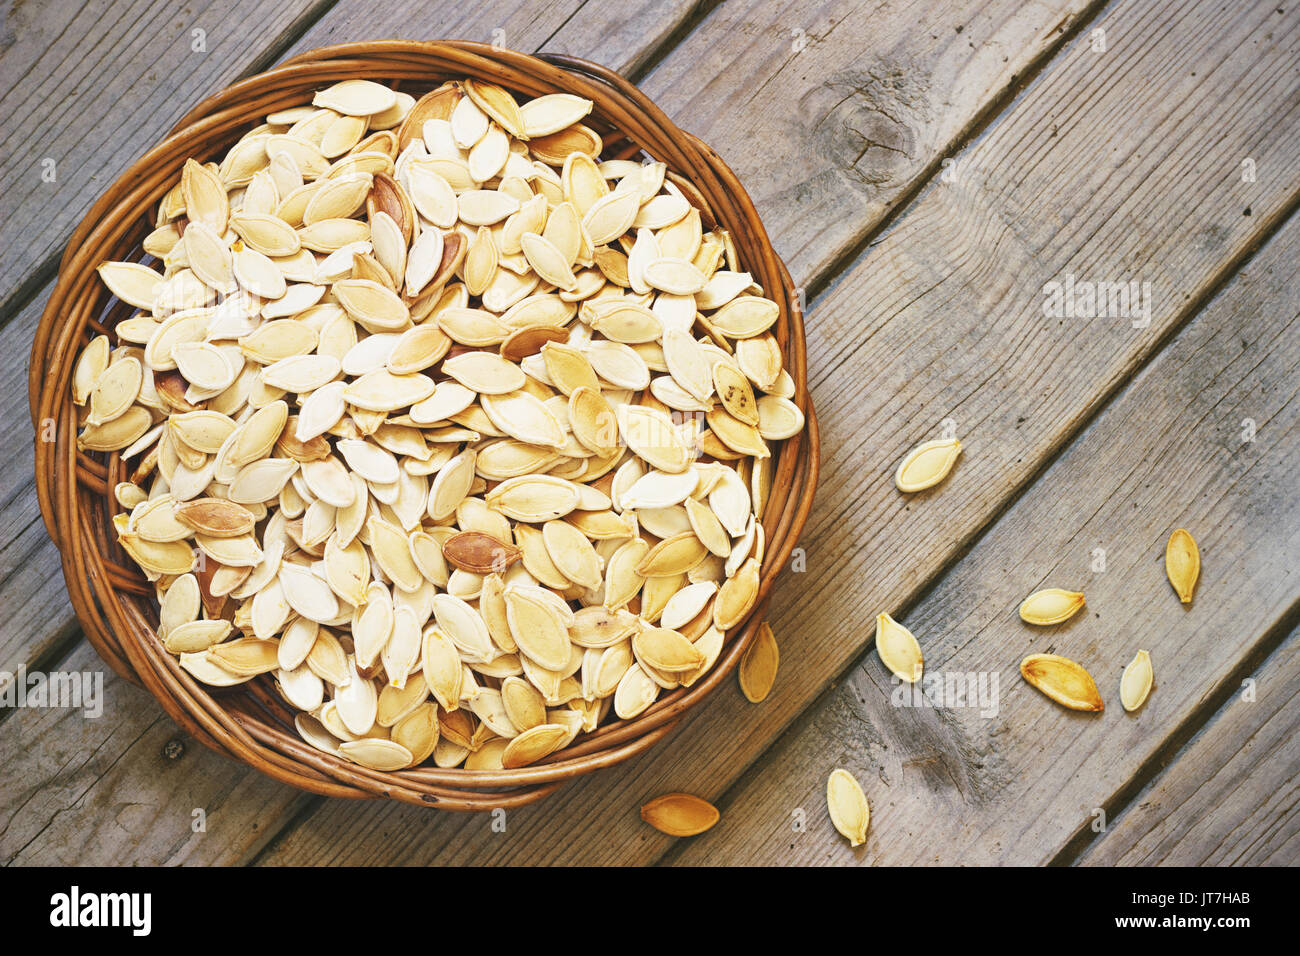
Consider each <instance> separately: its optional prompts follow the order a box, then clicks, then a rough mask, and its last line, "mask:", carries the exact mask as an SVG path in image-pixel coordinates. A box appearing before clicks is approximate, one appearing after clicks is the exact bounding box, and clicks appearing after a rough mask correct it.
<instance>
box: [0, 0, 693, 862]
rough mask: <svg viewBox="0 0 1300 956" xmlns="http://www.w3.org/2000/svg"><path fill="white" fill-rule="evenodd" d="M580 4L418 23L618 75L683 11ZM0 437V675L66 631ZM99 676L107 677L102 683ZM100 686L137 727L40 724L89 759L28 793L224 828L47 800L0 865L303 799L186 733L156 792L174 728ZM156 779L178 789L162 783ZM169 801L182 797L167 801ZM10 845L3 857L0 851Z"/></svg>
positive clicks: (33, 772)
mask: <svg viewBox="0 0 1300 956" xmlns="http://www.w3.org/2000/svg"><path fill="white" fill-rule="evenodd" d="M580 7H581V4H580V3H579V2H577V0H573V2H570V3H567V4H558V3H539V2H534V3H530V4H525V5H523V6H520V7H519V8H518V9H515V12H513V13H512V14H510V16H509V17H508V18H504V20H503V15H502V14H501V12H500V11H499V10H497V11H494V10H491V9H485V8H484V7H482V6H473V5H463V4H451V3H445V4H442V5H440V6H439V8H438V10H435V11H434V13H435V14H438V16H433V17H432V18H431V19H430V21H429V22H430V23H431V24H438V27H437V29H434V28H432V27H431V28H430V33H429V35H430V36H431V37H432V36H435V35H436V36H444V37H459V38H463V39H476V40H491V39H492V30H493V29H498V28H500V29H505V30H506V31H507V32H506V35H505V40H506V41H507V42H508V43H509V44H510V45H512V46H515V47H516V48H522V49H536V48H537V47H539V46H541V45H542V44H543V43H546V44H549V46H548V49H556V50H563V51H565V52H572V53H577V54H580V55H583V56H587V57H589V58H593V59H597V60H600V61H601V62H604V63H606V64H608V65H610V66H612V67H614V68H616V69H622V70H627V69H631V68H633V67H634V66H635V65H636V64H638V63H640V62H643V61H644V60H645V59H646V58H647V57H650V56H652V55H653V51H654V44H655V43H658V42H660V41H662V40H663V39H664V38H665V37H666V36H667V35H669V34H670V33H671V29H670V28H669V26H668V25H669V24H671V25H672V27H674V28H675V26H676V24H677V23H678V22H679V21H680V20H681V19H682V18H684V17H686V16H687V15H688V14H689V12H690V7H691V4H690V3H689V2H686V0H678V2H673V3H669V4H663V3H659V4H653V3H650V2H648V0H647V2H646V3H644V4H642V5H641V6H639V7H634V6H633V5H631V4H624V5H621V14H620V17H619V18H616V19H617V21H618V22H617V23H612V22H611V17H613V13H612V12H611V10H610V9H609V6H608V5H599V10H597V11H592V12H591V13H590V15H587V16H583V17H575V16H573V14H574V13H575V12H577V11H578V10H579V8H580ZM652 7H653V8H654V9H653V10H652ZM439 11H441V12H439ZM652 13H653V14H654V16H652V15H651V14H652ZM444 14H445V16H444ZM407 19H409V10H407V9H405V8H400V7H395V6H393V5H391V4H387V5H385V4H375V3H372V2H368V0H367V2H364V3H361V2H357V3H354V2H352V0H344V2H342V3H340V4H338V5H337V6H336V7H335V8H334V9H333V10H331V12H330V13H329V14H328V15H327V16H326V17H325V18H324V19H322V20H321V21H320V22H319V23H318V24H317V25H316V27H315V28H313V31H311V32H309V33H308V34H307V35H306V36H305V37H304V38H303V40H302V41H301V43H300V44H299V46H301V47H303V48H308V47H311V46H319V45H321V44H324V43H330V42H337V41H338V40H339V39H341V38H351V39H357V38H360V37H368V36H385V35H397V34H400V35H406V36H410V35H411V30H410V29H409V28H407V27H408V26H409V25H407V24H406V20H407ZM503 22H504V23H506V24H507V25H506V26H504V27H502V26H500V25H501V24H502V23H503ZM296 49H297V48H295V50H296ZM214 85H215V84H214ZM48 294H49V290H48V288H47V289H45V290H43V291H42V293H41V294H40V295H38V296H37V297H36V299H35V300H34V301H33V303H32V304H30V305H29V306H28V307H27V308H26V309H25V310H24V311H23V312H22V314H21V315H20V317H19V318H18V319H17V320H15V321H13V322H11V323H9V324H8V325H7V326H5V327H4V328H0V399H7V400H9V401H10V402H11V403H13V404H14V406H15V407H23V405H24V404H25V402H26V366H27V361H28V358H27V357H28V354H29V353H30V350H31V340H32V334H33V332H34V328H35V323H36V320H37V318H38V317H39V314H40V310H41V308H43V306H44V302H45V300H46V299H47V298H48ZM21 418H22V416H20V419H21ZM0 441H3V444H4V447H5V449H6V451H10V452H12V454H11V455H10V457H9V458H8V460H10V461H14V460H17V461H20V462H22V463H23V465H22V467H21V468H16V467H15V468H10V469H7V470H6V471H5V472H4V477H3V478H0V534H3V537H0V540H3V541H5V542H7V544H6V547H5V548H4V550H3V551H0V604H2V605H3V606H4V607H5V608H6V610H10V611H11V612H12V613H10V614H7V615H5V617H4V618H3V619H2V620H0V670H3V669H8V670H11V671H13V670H16V669H17V667H18V666H19V665H20V664H30V663H31V662H32V661H37V660H43V659H44V658H46V657H48V656H49V655H50V654H51V653H52V651H53V650H54V649H55V647H56V646H57V645H58V643H59V642H60V641H61V640H62V639H64V638H65V637H66V635H67V634H68V633H69V631H71V630H73V629H75V620H74V619H73V617H72V615H71V608H70V606H69V604H68V601H67V596H66V592H65V590H64V587H63V583H62V571H61V568H60V566H59V562H58V555H57V552H56V551H55V549H54V546H53V545H52V544H51V542H50V541H49V540H48V538H47V537H46V536H45V533H44V527H43V525H42V524H41V521H40V514H39V509H38V508H37V506H36V500H35V495H34V492H33V490H32V487H31V480H32V466H31V460H32V456H31V447H32V441H33V435H32V432H31V428H30V425H29V424H28V423H27V421H25V420H20V421H19V422H18V424H17V426H16V427H14V428H11V429H10V430H9V431H7V432H6V433H5V434H4V435H3V436H2V437H0ZM87 654H89V655H90V657H91V658H92V659H93V654H92V653H91V652H90V651H89V650H88V648H86V647H84V646H83V647H80V648H78V649H77V650H76V651H75V652H74V655H73V657H74V658H75V659H80V657H82V656H85V655H87ZM109 680H110V682H111V681H112V680H113V678H112V676H111V675H109ZM114 686H121V687H122V688H123V692H122V694H121V700H120V705H119V706H118V711H120V713H121V715H122V716H119V717H118V718H116V720H117V722H120V723H122V724H123V725H124V726H131V727H135V728H136V729H137V731H138V732H136V733H134V734H128V733H126V732H125V731H123V732H121V733H118V732H116V731H113V732H112V733H111V734H108V735H107V736H105V731H107V730H111V728H108V727H106V726H104V725H105V724H106V723H107V721H108V720H109V719H110V718H107V717H106V718H105V719H104V720H103V721H81V720H80V719H79V718H78V719H72V718H68V719H64V720H59V721H56V722H55V723H56V724H57V727H53V726H52V727H51V729H49V731H48V732H49V733H52V734H58V735H60V736H61V738H62V739H61V740H60V742H59V746H60V747H61V748H63V750H64V752H66V753H69V754H77V753H94V754H97V755H98V757H99V759H98V760H97V761H96V762H92V763H91V764H88V765H87V766H86V767H84V768H82V769H80V770H78V771H77V772H76V773H74V772H73V771H72V770H71V769H69V767H70V766H72V765H66V766H65V763H64V762H55V761H53V760H46V761H40V762H33V763H31V764H30V766H27V767H26V768H25V771H24V772H25V773H26V774H27V779H29V780H30V782H31V786H32V788H33V789H34V790H39V789H41V788H42V787H48V788H49V789H50V791H51V792H56V793H57V792H62V790H63V789H65V788H72V792H73V794H74V796H75V799H76V800H77V801H79V803H78V806H84V807H88V808H93V810H87V812H94V813H98V812H102V811H103V808H104V807H106V806H110V805H116V804H119V803H120V804H123V805H126V804H138V805H140V806H144V807H160V808H167V807H169V806H170V802H169V801H174V802H176V804H177V806H183V807H186V808H189V807H208V808H209V814H210V815H211V814H212V813H213V810H212V809H211V808H213V807H220V808H221V810H222V813H223V815H224V816H225V818H226V819H227V820H229V821H231V822H230V826H231V827H232V828H233V829H231V830H230V831H228V832H227V831H224V830H223V831H222V832H223V833H225V834H226V835H225V836H220V837H219V836H217V834H216V833H215V831H214V830H213V829H212V827H211V825H210V827H209V832H208V834H207V835H206V836H205V837H204V838H203V839H201V840H198V839H192V835H191V833H190V830H189V825H190V823H189V818H188V813H189V810H188V809H186V810H185V813H184V814H181V815H172V814H170V812H166V813H164V812H163V811H161V810H160V811H158V812H156V813H154V812H146V813H143V814H140V818H141V819H147V823H148V825H147V827H145V826H143V825H142V826H140V827H133V828H128V829H124V830H122V831H121V832H119V831H118V830H109V831H105V832H104V833H102V834H100V833H97V835H96V839H95V840H94V841H93V842H87V841H85V840H84V828H85V827H86V826H88V824H87V823H86V821H85V819H84V818H83V816H82V815H81V812H80V811H70V810H69V809H68V808H67V805H66V804H67V801H65V802H64V803H57V802H56V803H52V804H50V805H49V809H48V812H45V813H44V814H43V815H42V813H40V812H37V813H35V814H34V815H33V816H32V817H31V822H30V823H27V824H23V825H21V826H17V825H14V824H11V827H15V829H14V833H15V834H17V836H15V837H14V841H15V842H14V843H13V844H8V843H5V842H3V841H0V859H4V858H7V857H9V856H11V855H17V854H18V853H19V852H20V851H21V852H22V854H23V859H31V860H36V859H41V860H57V859H62V858H63V855H64V854H65V853H66V852H68V848H76V852H77V853H78V857H77V858H78V860H79V861H80V862H83V863H92V862H98V863H114V862H122V861H123V860H126V859H129V860H132V861H139V862H160V861H175V862H178V861H184V862H197V861H204V862H207V861H213V862H235V861H238V860H241V859H244V858H245V857H246V856H248V855H250V854H251V853H253V852H255V851H256V849H257V847H258V845H259V841H260V840H262V839H264V837H265V834H266V832H267V827H271V828H272V829H274V828H278V826H279V823H280V822H281V821H283V820H285V819H287V818H288V816H291V815H292V814H293V813H294V812H296V809H297V808H298V807H299V806H300V805H301V801H302V799H303V795H302V794H300V793H299V792H298V791H295V790H293V789H291V788H289V787H284V786H281V785H279V784H276V783H274V782H273V781H270V780H267V779H266V778H263V777H262V776H261V775H260V774H257V773H255V772H254V771H252V770H250V769H248V768H245V767H242V766H240V765H237V764H234V763H231V762H229V761H225V760H223V759H222V758H220V757H217V756H216V755H214V754H211V753H208V752H207V751H205V750H203V748H202V747H200V746H199V745H198V744H196V743H194V742H193V741H189V740H188V738H186V740H187V743H186V748H187V749H186V753H187V755H188V754H190V753H196V754H198V753H200V752H201V756H202V762H201V763H200V762H199V761H197V760H193V761H192V760H190V759H189V758H188V756H187V759H186V761H185V763H186V764H190V765H193V766H194V767H195V768H196V769H193V770H191V771H189V772H192V773H193V774H194V775H195V780H194V781H192V782H191V783H190V784H189V785H188V786H189V787H190V788H191V789H190V790H184V791H164V790H163V786H162V785H160V784H159V783H157V782H156V781H155V779H154V778H155V774H154V773H153V772H152V770H151V768H153V767H154V766H155V764H156V762H157V757H156V754H157V752H158V750H159V747H160V743H159V741H162V742H166V741H167V740H170V739H171V738H172V737H173V736H175V735H177V734H179V731H178V730H177V729H176V728H175V727H174V725H173V724H172V723H171V721H170V720H168V719H167V718H166V717H165V716H163V715H161V714H160V713H159V711H158V707H157V704H156V703H155V702H154V701H153V700H151V699H150V698H149V697H148V696H147V695H146V694H143V693H141V692H139V691H136V690H135V689H134V688H130V687H129V685H125V684H122V683H121V682H117V683H116V684H115V685H114ZM114 693H115V694H116V693H117V692H116V691H114ZM128 713H129V716H127V715H128ZM65 716H66V715H65ZM22 718H26V720H27V721H28V722H30V721H31V719H32V717H31V715H29V714H26V713H21V712H20V713H17V714H14V715H12V716H11V717H10V718H9V719H7V720H5V721H4V722H3V724H0V736H2V737H3V738H4V741H8V742H10V743H12V742H13V741H14V740H15V739H16V738H20V737H22V736H25V733H24V728H25V727H26V726H28V723H24V722H22ZM142 735H143V736H142ZM4 753H5V752H4V751H3V750H0V766H5V767H6V768H8V767H9V766H10V764H9V760H8V758H7V757H4V756H3V755H4ZM77 766H80V765H77ZM174 776H176V775H174ZM165 785H166V786H169V787H173V788H176V787H179V786H180V784H179V783H176V782H174V780H173V782H170V783H167V784H165ZM182 793H183V794H195V796H189V795H185V796H182V795H179V794H182ZM169 794H170V795H169ZM204 795H206V796H204ZM200 798H201V799H200ZM227 800H232V801H235V802H236V804H237V807H238V809H237V810H231V809H230V807H229V805H228V804H227V803H226V801H227ZM186 801H188V802H186ZM195 801H198V802H195ZM41 806H45V805H44V804H41ZM2 813H3V806H2V805H0V814H2ZM151 814H152V815H151ZM240 814H243V815H242V816H241V815H240ZM2 818H3V817H2V816H0V819H2ZM253 821H258V823H257V826H260V827H261V829H260V830H259V829H257V826H252V822H253ZM249 827H252V829H251V830H250V829H247V828H249ZM245 830H247V832H245ZM232 834H241V835H232ZM20 838H21V839H20ZM132 841H136V842H135V843H134V844H133V842H132ZM10 845H12V846H13V847H14V849H12V850H2V848H3V847H6V846H10ZM24 848H25V849H24Z"/></svg>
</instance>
